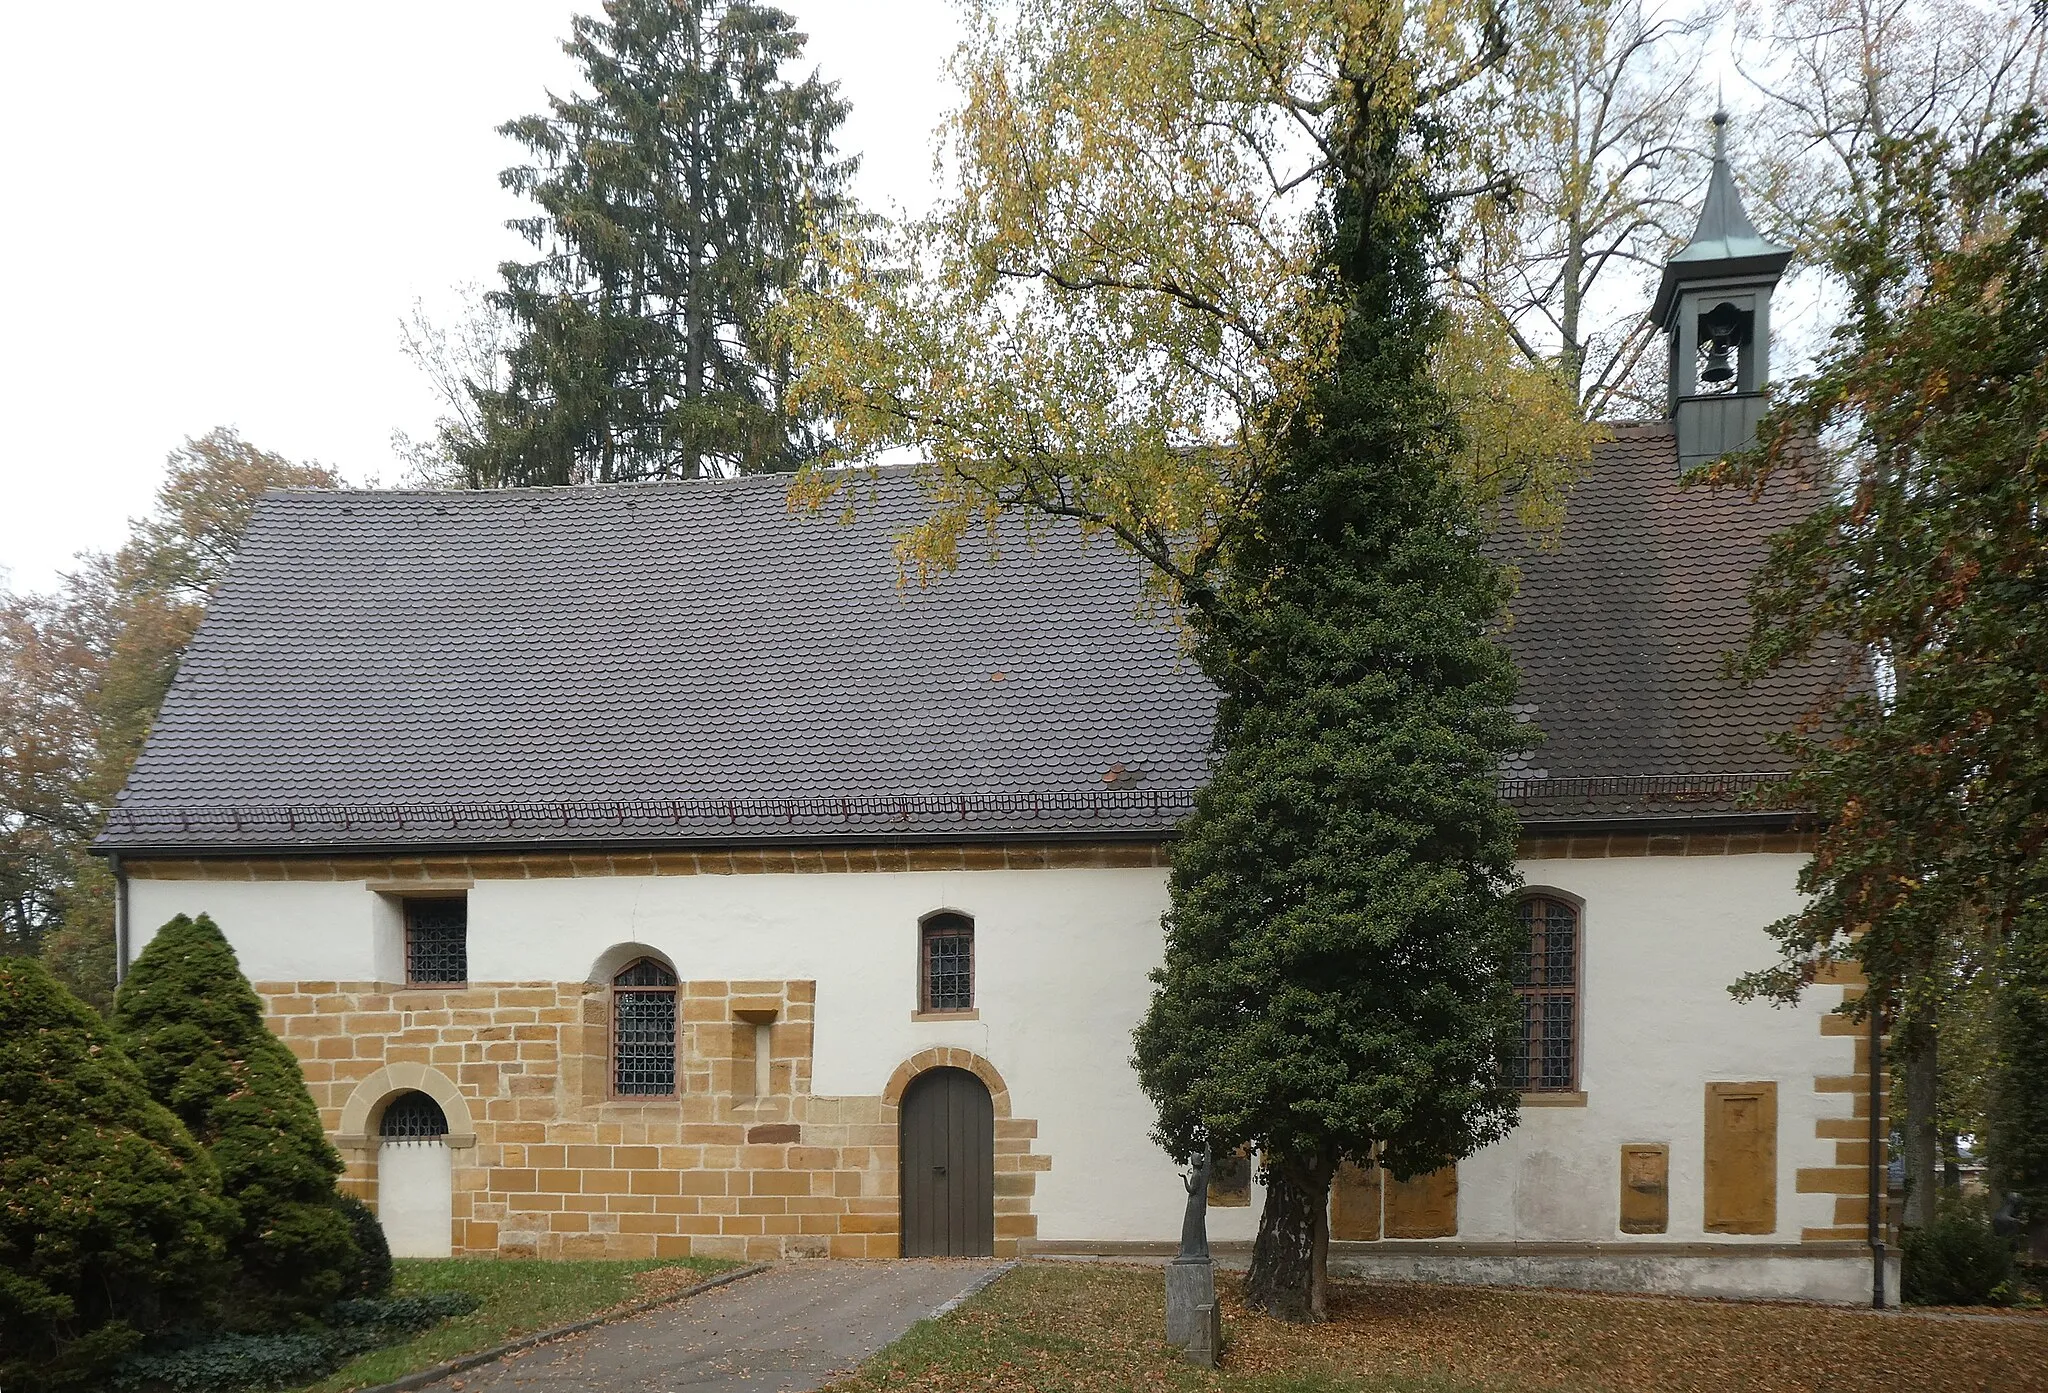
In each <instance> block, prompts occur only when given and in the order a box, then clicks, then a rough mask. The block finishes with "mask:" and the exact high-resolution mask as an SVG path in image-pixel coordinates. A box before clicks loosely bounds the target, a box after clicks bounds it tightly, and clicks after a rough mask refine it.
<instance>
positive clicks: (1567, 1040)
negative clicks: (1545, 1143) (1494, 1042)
mask: <svg viewBox="0 0 2048 1393" xmlns="http://www.w3.org/2000/svg"><path fill="white" fill-rule="evenodd" d="M1521 915H1522V932H1523V935H1524V941H1525V943H1526V945H1527V946H1526V947H1525V949H1524V951H1523V953H1522V956H1521V958H1520V960H1519V961H1518V962H1517V964H1516V968H1515V994H1516V995H1517V996H1519V997H1520V998H1521V1005H1522V1040H1521V1047H1520V1048H1519V1049H1518V1050H1517V1051H1516V1054H1515V1061H1514V1079H1515V1086H1516V1087H1517V1088H1518V1089H1520V1090H1521V1091H1522V1092H1524V1093H1569V1092H1572V1091H1573V1090H1575V1089H1576V1088H1577V1087H1578V1081H1579V1058H1578V1055H1579V1051H1578V1043H1579V1042H1578V1036H1579V1030H1578V1025H1579V1020H1578V1017H1579V911H1578V908H1577V907H1576V906H1574V905H1572V904H1570V903H1568V902H1566V901H1564V900H1560V899H1556V898H1553V897H1551V896H1548V895H1531V896H1529V897H1528V898H1527V899H1525V900H1523V901H1522V904H1521Z"/></svg>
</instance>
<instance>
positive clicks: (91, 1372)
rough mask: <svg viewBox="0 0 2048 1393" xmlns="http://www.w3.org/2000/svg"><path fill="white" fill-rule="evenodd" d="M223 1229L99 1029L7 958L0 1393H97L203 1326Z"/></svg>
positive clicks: (196, 1162)
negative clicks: (149, 1342) (139, 1348)
mask: <svg viewBox="0 0 2048 1393" xmlns="http://www.w3.org/2000/svg"><path fill="white" fill-rule="evenodd" d="M230 1227H231V1217H230V1213H229V1210H228V1207H227V1206H226V1204H224V1203H223V1201H222V1200H221V1195H220V1178H219V1175H218V1174H217V1172H216V1171H215V1169H214V1166H213V1163H212V1161H211V1160H210V1159H208V1157H207V1155H206V1153H205V1152H204V1151H203V1150H202V1149H201V1148H200V1147H199V1146H198V1145H197V1144H195V1143H194V1141H193V1140H192V1138H191V1136H190V1135H189V1134H188V1133H187V1132H186V1130H185V1128H184V1127H183V1126H181V1125H180V1124H179V1122H178V1120H177V1119H176V1118H174V1117H172V1116H171V1114H170V1113H169V1112H167V1111H166V1110H165V1109H164V1108H163V1107H162V1106H161V1105H159V1104H158V1103H156V1102H154V1101H152V1099H151V1098H150V1096H149V1091H148V1089H147V1088H145V1087H144V1085H143V1081H142V1077H141V1075H140V1074H139V1073H138V1072H137V1070H136V1068H135V1066H134V1065H133V1064H132V1063H130V1062H129V1060H128V1059H127V1057H126V1056H124V1055H123V1054H122V1053H121V1051H120V1050H119V1049H118V1048H116V1047H115V1045H114V1042H113V1039H112V1037H111V1033H110V1032H109V1031H108V1030H107V1028H106V1026H105V1024H104V1023H103V1022H102V1021H101V1020H100V1018H99V1017H98V1016H97V1015H95V1014H94V1013H93V1012H92V1010H91V1009H90V1008H88V1007H87V1006H86V1005H85V1004H84V1003H83V1002H81V1001H79V1000H78V999H77V998H75V997H73V996H72V995H71V994H70V993H69V992H67V991H65V990H64V988H62V987H61V986H59V985H58V984H57V983H56V982H55V981H54V980H52V978H51V977H50V975H49V973H48V971H47V970H46V969H45V968H44V967H43V966H42V965H41V964H40V963H38V962H36V961H35V960H34V959H30V958H0V1388H6V1389H8V1390H10V1393H15V1391H16V1390H20V1391H21V1393H32V1391H33V1390H38V1389H60V1388H74V1387H79V1388H91V1387H98V1386H100V1383H99V1380H100V1377H101V1375H102V1373H103V1371H104V1370H105V1369H106V1367H107V1366H108V1365H109V1364H110V1363H111V1362H112V1361H113V1360H115V1359H116V1358H118V1357H119V1356H120V1355H121V1354H123V1353H124V1352H125V1351H127V1350H128V1349H129V1348H131V1347H132V1346H133V1345H135V1344H136V1343H138V1342H139V1341H140V1340H142V1339H143V1338H144V1337H146V1336H148V1335H150V1334H152V1333H154V1332H156V1331H159V1330H161V1329H163V1328H165V1327H166V1326H169V1325H173V1324H176V1323H179V1322H181V1321H184V1320H187V1319H193V1318H197V1317H199V1316H201V1315H202V1314H203V1313H204V1311H205V1308H206V1306H207V1304H208V1302H209V1301H210V1299H211V1298H212V1297H213V1295H214V1293H215V1291H216V1290H217V1287H218V1281H219V1278H220V1263H221V1252H222V1236H223V1235H224V1234H225V1233H226V1232H227V1231H228V1230H229V1228H230Z"/></svg>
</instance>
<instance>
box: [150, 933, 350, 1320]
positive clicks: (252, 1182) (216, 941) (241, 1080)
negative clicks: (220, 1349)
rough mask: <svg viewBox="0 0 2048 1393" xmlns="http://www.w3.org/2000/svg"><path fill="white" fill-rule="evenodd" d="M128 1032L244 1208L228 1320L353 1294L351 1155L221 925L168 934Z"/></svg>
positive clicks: (159, 943) (306, 1311)
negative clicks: (331, 1140) (338, 1186)
mask: <svg viewBox="0 0 2048 1393" xmlns="http://www.w3.org/2000/svg"><path fill="white" fill-rule="evenodd" d="M114 1027H115V1029H116V1031H117V1032H118V1033H119V1035H120V1038H121V1042H122V1044H123V1046H124V1047H125V1048H126V1049H127V1051H128V1053H129V1056H130V1057H131V1058H132V1059H133V1060H134V1061H135V1065H136V1067H137V1068H138V1069H139V1070H141V1073H142V1077H143V1080H144V1081H145V1082H146V1083H147V1085H148V1087H149V1091H150V1094H151V1095H152V1096H153V1097H155V1098H156V1099H157V1101H159V1102H161V1103H163V1104H164V1106H166V1107H168V1108H169V1109H170V1110H171V1111H172V1112H173V1113H175V1114H176V1115H177V1117H178V1119H179V1120H180V1121H182V1122H183V1123H184V1124H185V1126H186V1127H187V1128H189V1129H190V1130H191V1133H192V1136H193V1138H194V1140H196V1141H197V1142H198V1143H199V1144H200V1145H201V1146H203V1147H205V1148H206V1149H207V1151H208V1153H209V1154H210V1155H211V1156H212V1157H213V1162H214V1164H215V1165H216V1166H217V1167H218V1168H219V1170H220V1178H221V1190H222V1193H223V1194H224V1195H225V1197H226V1198H227V1200H228V1202H229V1203H230V1204H232V1205H233V1206H234V1208H235V1217H236V1227H235V1230H234V1232H233V1235H232V1236H231V1237H230V1239H229V1242H228V1256H229V1257H230V1258H231V1259H232V1260H233V1262H234V1264H235V1266H236V1268H237V1273H236V1278H235V1284H234V1288H233V1292H232V1299H231V1300H230V1302H229V1304H228V1306H227V1308H226V1310H225V1315H226V1318H227V1320H228V1322H229V1323H230V1324H231V1325H234V1326H237V1327H241V1328H245V1329H261V1328H264V1327H266V1326H271V1325H275V1324H279V1323H281V1322H287V1321H289V1320H291V1319H292V1318H293V1317H296V1316H299V1315H312V1314H315V1313H317V1312H318V1311H320V1310H321V1308H323V1307H325V1306H327V1305H328V1304H330V1303H331V1302H333V1301H335V1300H337V1299H338V1298H340V1297H342V1296H343V1295H345V1294H347V1293H348V1291H349V1289H350V1287H351V1283H352V1279H353V1278H354V1277H355V1275H356V1274H357V1273H358V1272H359V1271H360V1269H361V1265H362V1262H363V1255H362V1251H361V1249H360V1248H359V1247H358V1246H357V1244H356V1241H355V1239H354V1237H353V1236H352V1235H351V1234H350V1231H349V1221H348V1218H347V1216H346V1215H345V1214H343V1213H342V1210H341V1207H340V1203H339V1198H340V1197H339V1195H338V1193H337V1192H336V1190H335V1186H334V1181H335V1177H337V1176H338V1175H340V1174H341V1157H340V1156H339V1155H338V1154H337V1153H336V1152H335V1150H334V1148H333V1147H332V1146H331V1145H329V1144H328V1141H327V1137H326V1134H325V1133H324V1132H322V1131H321V1128H320V1112H319V1109H318V1108H316V1107H315V1106H314V1104H313V1097H312V1095H311V1094H310V1093H308V1092H307V1091H306V1081H305V1076H304V1075H303V1074H301V1073H300V1071H299V1061H298V1060H297V1059H296V1058H295V1057H294V1056H293V1055H292V1052H291V1051H290V1050H289V1049H287V1048H285V1044H284V1042H283V1041H282V1040H280V1039H278V1038H277V1037H276V1036H275V1035H273V1034H271V1033H270V1031H269V1029H268V1028H267V1027H266V1026H265V1025H264V1024H263V1004H262V1002H261V1000H260V999H259V998H258V997H257V995H256V991H255V989H254V988H253V987H251V986H250V985H249V983H248V980H247V979H246V978H244V977H243V976H242V970H241V966H240V964H239V963H237V962H236V960H235V951H234V949H233V948H231V947H230V946H229V945H228V941H227V939H226V938H224V937H223V936H222V935H221V932H220V930H219V929H218V928H216V927H215V926H214V923H213V921H212V920H211V919H209V918H207V917H206V916H205V915H203V914H202V915H200V916H199V917H198V918H197V919H191V918H187V917H186V916H185V915H182V914H181V915H179V916H178V917H177V918H175V919H173V920H171V922H170V923H168V924H166V925H164V926H163V928H162V929H160V930H158V931H157V935H156V937H155V938H153V939H151V940H150V943H149V946H148V947H147V948H145V949H143V950H142V954H141V956H139V957H138V958H136V960H135V965H134V966H133V967H132V968H130V969H129V973H128V979H127V980H126V981H125V982H123V983H122V984H121V989H120V991H119V992H118V993H117V994H116V995H115V998H114Z"/></svg>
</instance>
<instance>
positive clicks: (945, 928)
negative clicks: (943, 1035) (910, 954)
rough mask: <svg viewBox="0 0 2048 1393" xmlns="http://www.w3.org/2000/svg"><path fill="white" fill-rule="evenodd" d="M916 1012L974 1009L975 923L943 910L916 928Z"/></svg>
mask: <svg viewBox="0 0 2048 1393" xmlns="http://www.w3.org/2000/svg"><path fill="white" fill-rule="evenodd" d="M917 962H918V982H919V985H918V1003H917V1004H918V1009H919V1010H920V1011H972V1010H973V1009H974V921H973V920H972V919H970V918H968V917H967V916H966V915H964V914H956V913H954V912H953V911H951V910H946V911H944V912H942V913H939V914H927V915H926V916H925V917H924V919H923V920H922V921H921V923H920V924H919V926H918V954H917Z"/></svg>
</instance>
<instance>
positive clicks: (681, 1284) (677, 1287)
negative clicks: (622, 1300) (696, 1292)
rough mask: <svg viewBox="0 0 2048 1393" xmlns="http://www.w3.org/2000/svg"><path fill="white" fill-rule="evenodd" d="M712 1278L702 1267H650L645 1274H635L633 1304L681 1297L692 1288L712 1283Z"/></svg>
mask: <svg viewBox="0 0 2048 1393" xmlns="http://www.w3.org/2000/svg"><path fill="white" fill-rule="evenodd" d="M711 1277H712V1274H711V1273H709V1272H706V1271H705V1270H704V1269H703V1268H701V1267H650V1268H648V1269H647V1270H646V1271H645V1272H635V1273H634V1274H633V1298H632V1300H633V1304H638V1303H639V1302H642V1301H666V1300H668V1299H669V1298H670V1297H673V1296H681V1295H682V1294H683V1293H684V1292H686V1291H688V1290H689V1289H690V1288H691V1287H694V1286H697V1285H699V1284H700V1283H703V1282H708V1281H710V1280H711Z"/></svg>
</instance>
